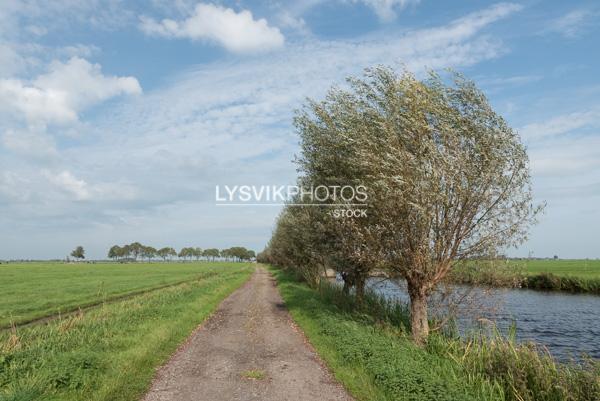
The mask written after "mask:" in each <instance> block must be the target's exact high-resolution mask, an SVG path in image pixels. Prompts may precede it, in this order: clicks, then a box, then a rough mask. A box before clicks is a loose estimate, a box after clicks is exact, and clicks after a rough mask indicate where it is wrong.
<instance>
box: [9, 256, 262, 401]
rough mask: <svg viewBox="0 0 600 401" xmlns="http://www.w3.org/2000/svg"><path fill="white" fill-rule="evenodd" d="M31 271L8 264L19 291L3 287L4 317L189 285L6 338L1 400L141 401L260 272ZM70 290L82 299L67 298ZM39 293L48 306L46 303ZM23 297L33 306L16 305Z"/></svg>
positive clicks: (201, 268) (227, 267)
mask: <svg viewBox="0 0 600 401" xmlns="http://www.w3.org/2000/svg"><path fill="white" fill-rule="evenodd" d="M30 268H31V270H29V269H28V266H27V265H19V266H16V265H15V266H2V269H6V270H5V271H4V272H3V274H4V275H5V276H9V277H12V281H11V282H10V283H7V282H5V281H2V282H1V284H0V287H1V288H2V290H3V291H2V293H1V299H2V302H3V303H2V305H3V308H4V309H3V310H4V311H5V313H10V312H11V308H12V310H14V309H15V308H16V309H18V310H20V311H21V312H20V313H23V311H27V312H28V313H30V315H35V314H41V313H47V312H50V311H52V310H53V308H58V307H60V308H63V307H65V305H74V304H75V303H77V302H92V301H93V300H97V299H100V298H101V297H102V295H101V294H102V292H106V293H110V294H118V293H125V292H127V291H132V290H136V289H140V288H150V287H152V286H156V285H159V284H164V283H170V282H180V281H181V280H187V281H186V282H184V283H182V284H179V285H174V286H170V287H166V288H162V289H157V290H155V291H149V292H145V293H141V294H138V295H135V296H132V297H130V298H127V299H122V300H119V301H115V302H112V303H102V304H100V305H98V306H97V307H94V308H91V309H88V310H86V311H85V312H83V313H76V314H74V315H71V316H69V317H62V318H61V319H56V320H53V321H51V322H49V323H44V324H36V325H32V326H27V327H17V328H16V329H13V330H4V331H0V400H1V401H29V400H46V401H78V400H81V401H84V400H85V401H133V400H139V398H140V397H141V396H142V395H143V394H144V392H145V391H146V390H147V388H148V386H149V384H150V382H151V380H152V378H153V376H154V373H155V369H156V367H157V366H160V365H161V364H162V363H164V362H165V361H166V360H167V359H168V358H169V356H170V355H171V354H172V353H173V352H174V351H175V350H176V349H177V347H178V346H179V344H181V342H182V341H184V340H185V338H187V337H188V336H189V335H190V333H191V332H192V330H193V329H194V328H195V327H197V325H198V324H199V323H201V322H202V321H203V320H204V319H205V318H206V317H207V316H209V315H210V313H211V312H212V311H213V310H214V309H215V308H216V307H217V305H218V304H219V303H220V302H221V301H222V300H223V299H224V298H225V297H226V296H227V295H229V294H230V293H231V292H232V291H234V290H235V289H236V288H238V287H239V286H240V285H241V284H242V283H243V282H245V281H246V280H247V279H248V277H249V276H250V274H251V272H252V271H253V270H254V267H253V266H252V265H251V264H247V263H212V264H211V263H189V264H153V265H143V264H131V265H104V264H97V265H77V266H70V265H69V266H65V265H58V264H55V265H47V266H42V265H30ZM45 269H46V270H45ZM77 269H81V270H77ZM119 269H122V270H119ZM53 272H54V274H53ZM38 274H39V275H38ZM100 283H103V284H102V285H99V284H100ZM63 285H64V287H62V286H63ZM46 287H52V289H51V290H50V289H48V288H46ZM61 288H67V289H68V290H65V292H67V291H73V292H74V293H75V296H74V295H69V294H63V292H62V291H61ZM38 291H39V293H40V294H43V295H41V297H44V300H45V301H46V302H40V301H39V300H38V296H36V293H37V292H38ZM7 292H9V293H10V294H13V295H7ZM16 293H20V294H24V295H25V296H26V297H27V298H21V299H20V300H19V302H14V300H12V299H11V297H12V296H14V294H16ZM99 294H100V295H99ZM19 303H20V304H23V305H20V306H19V305H17V304H19Z"/></svg>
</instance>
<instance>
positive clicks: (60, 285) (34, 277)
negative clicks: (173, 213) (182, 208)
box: [0, 262, 238, 328]
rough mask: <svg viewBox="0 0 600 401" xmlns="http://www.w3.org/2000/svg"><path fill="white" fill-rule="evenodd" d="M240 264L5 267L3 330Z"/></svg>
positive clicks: (0, 304)
mask: <svg viewBox="0 0 600 401" xmlns="http://www.w3.org/2000/svg"><path fill="white" fill-rule="evenodd" d="M237 266H238V264H237V263H230V262H222V263H212V262H194V263H169V264H166V263H136V264H120V263H95V264H88V263H82V264H65V263H50V262H39V263H38V262H36V263H9V264H3V265H0V282H1V283H2V291H1V292H0V327H4V328H6V327H10V326H11V324H17V325H18V324H22V323H25V322H28V321H31V320H35V319H39V318H42V317H45V316H49V315H55V314H58V313H63V314H64V313H65V312H69V311H73V310H77V309H78V308H85V307H88V306H90V305H95V304H98V303H101V302H105V301H110V300H112V299H115V298H119V297H123V296H128V295H131V294H135V293H139V292H142V291H149V290H153V289H156V288H161V287H164V286H167V285H173V284H178V283H182V282H186V281H191V280H197V279H199V278H203V277H204V278H206V277H208V276H211V275H216V274H218V273H220V272H222V271H224V270H231V269H236V268H237Z"/></svg>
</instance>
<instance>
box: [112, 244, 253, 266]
mask: <svg viewBox="0 0 600 401" xmlns="http://www.w3.org/2000/svg"><path fill="white" fill-rule="evenodd" d="M108 257H109V258H110V259H113V260H121V261H123V260H129V261H138V260H148V261H150V260H153V259H162V260H164V261H166V260H172V259H173V258H179V259H182V260H194V259H195V260H201V259H202V260H213V261H214V260H216V259H224V260H233V261H236V262H237V261H248V260H252V259H254V258H255V257H256V254H255V253H254V251H253V250H251V249H246V248H244V247H243V246H234V247H231V248H228V249H221V250H219V249H217V248H208V249H202V248H198V247H185V248H181V250H180V251H179V252H177V251H176V250H175V248H172V247H164V248H160V249H156V248H154V247H152V246H147V245H143V244H141V243H139V242H133V243H131V244H127V245H123V246H119V245H113V246H112V247H111V248H110V249H109V250H108Z"/></svg>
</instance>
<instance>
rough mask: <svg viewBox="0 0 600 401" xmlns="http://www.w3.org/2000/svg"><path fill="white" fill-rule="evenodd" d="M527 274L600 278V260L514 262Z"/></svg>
mask: <svg viewBox="0 0 600 401" xmlns="http://www.w3.org/2000/svg"><path fill="white" fill-rule="evenodd" d="M514 263H516V264H517V266H519V267H522V271H523V273H525V274H539V273H552V274H554V275H556V276H573V277H581V278H600V260H585V259H578V260H567V259H565V260H560V259H558V260H522V261H514Z"/></svg>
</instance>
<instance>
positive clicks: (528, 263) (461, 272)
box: [448, 259, 600, 294]
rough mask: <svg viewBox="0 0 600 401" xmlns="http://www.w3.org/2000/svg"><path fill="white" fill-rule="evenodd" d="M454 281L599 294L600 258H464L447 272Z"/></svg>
mask: <svg viewBox="0 0 600 401" xmlns="http://www.w3.org/2000/svg"><path fill="white" fill-rule="evenodd" d="M448 278H449V280H450V281H452V282H454V283H462V284H471V285H491V286H495V287H517V288H530V289H535V290H543V291H564V292H571V293H592V294H600V260H587V259H578V260H567V259H565V260H561V259H557V260H553V259H546V260H535V259H531V260H529V259H522V260H518V259H509V260H488V261H468V262H467V263H465V264H459V265H457V266H456V268H455V269H453V271H452V272H451V273H450V275H449V277H448Z"/></svg>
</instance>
